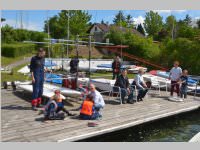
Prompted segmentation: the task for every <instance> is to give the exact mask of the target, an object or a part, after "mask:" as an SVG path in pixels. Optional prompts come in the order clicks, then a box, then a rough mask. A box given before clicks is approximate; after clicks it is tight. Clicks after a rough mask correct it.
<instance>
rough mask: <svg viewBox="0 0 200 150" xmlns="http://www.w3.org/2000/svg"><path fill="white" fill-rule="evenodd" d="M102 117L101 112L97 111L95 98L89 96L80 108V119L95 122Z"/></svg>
mask: <svg viewBox="0 0 200 150" xmlns="http://www.w3.org/2000/svg"><path fill="white" fill-rule="evenodd" d="M100 116H101V115H100V114H99V111H96V110H95V106H94V101H93V96H92V95H91V94H89V95H88V96H87V98H86V99H85V100H84V101H83V103H82V105H81V107H80V115H79V117H80V119H83V120H95V119H98V118H99V117H100ZM101 117H102V116H101Z"/></svg>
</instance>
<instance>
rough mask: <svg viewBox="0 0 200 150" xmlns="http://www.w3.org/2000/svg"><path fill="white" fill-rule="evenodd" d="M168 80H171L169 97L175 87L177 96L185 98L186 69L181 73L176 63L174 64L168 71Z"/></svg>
mask: <svg viewBox="0 0 200 150" xmlns="http://www.w3.org/2000/svg"><path fill="white" fill-rule="evenodd" d="M169 79H170V80H171V96H173V92H174V91H175V87H176V93H177V96H178V97H181V98H187V85H188V71H187V70H186V69H185V70H183V71H182V69H181V68H180V67H179V62H178V61H175V62H174V67H173V68H172V69H171V70H170V75H169ZM180 85H181V86H180Z"/></svg>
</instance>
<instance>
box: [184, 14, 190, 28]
mask: <svg viewBox="0 0 200 150" xmlns="http://www.w3.org/2000/svg"><path fill="white" fill-rule="evenodd" d="M183 21H184V22H185V24H186V25H188V26H189V25H190V24H191V22H192V18H191V17H190V16H189V15H188V14H187V15H186V16H185V19H184V20H183Z"/></svg>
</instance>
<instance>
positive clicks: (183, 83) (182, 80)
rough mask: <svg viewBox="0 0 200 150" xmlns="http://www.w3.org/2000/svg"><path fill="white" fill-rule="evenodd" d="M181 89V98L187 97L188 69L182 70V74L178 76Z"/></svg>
mask: <svg viewBox="0 0 200 150" xmlns="http://www.w3.org/2000/svg"><path fill="white" fill-rule="evenodd" d="M180 83H181V89H180V96H181V98H187V85H188V71H187V70H186V69H185V70H183V74H182V76H181V77H180Z"/></svg>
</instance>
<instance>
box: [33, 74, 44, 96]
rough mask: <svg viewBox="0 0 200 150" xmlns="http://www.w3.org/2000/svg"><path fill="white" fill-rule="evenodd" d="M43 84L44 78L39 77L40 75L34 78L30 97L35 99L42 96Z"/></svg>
mask: <svg viewBox="0 0 200 150" xmlns="http://www.w3.org/2000/svg"><path fill="white" fill-rule="evenodd" d="M41 78H42V77H41ZM43 84H44V80H43V79H40V77H38V78H35V83H33V94H32V99H37V98H40V97H42V94H43Z"/></svg>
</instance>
